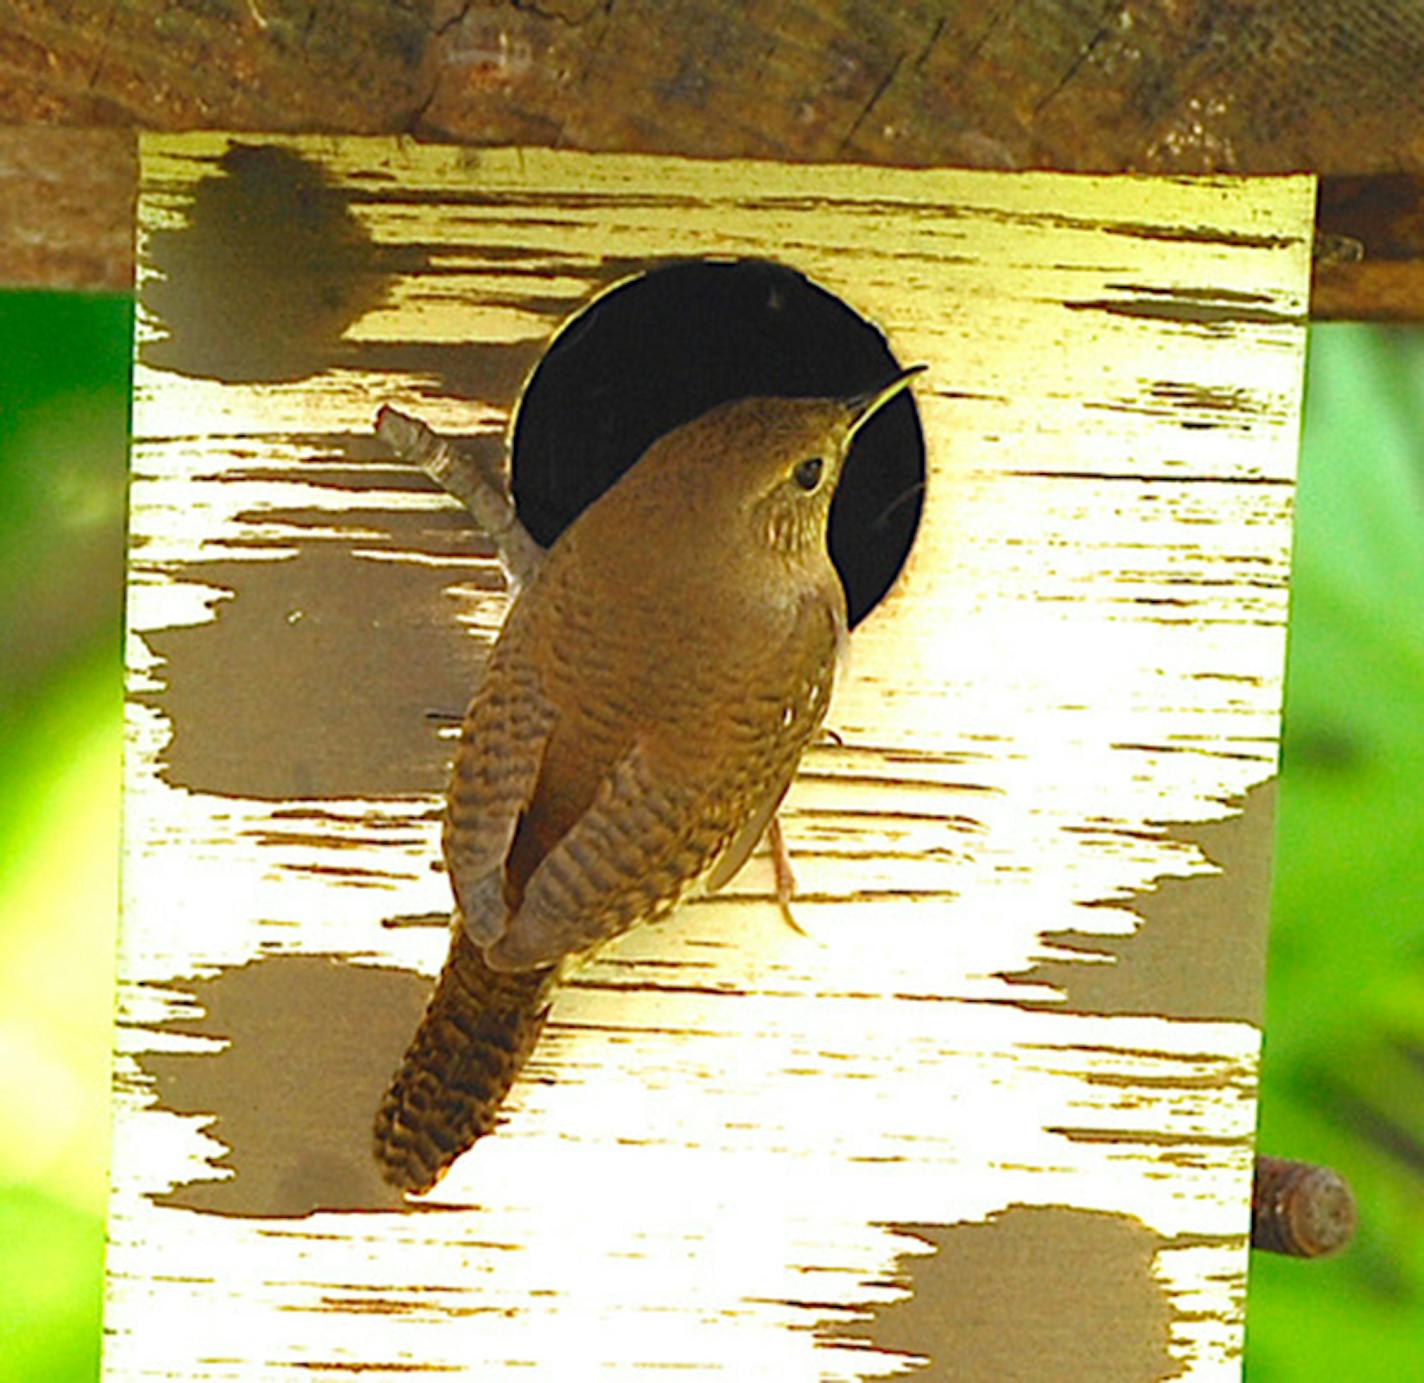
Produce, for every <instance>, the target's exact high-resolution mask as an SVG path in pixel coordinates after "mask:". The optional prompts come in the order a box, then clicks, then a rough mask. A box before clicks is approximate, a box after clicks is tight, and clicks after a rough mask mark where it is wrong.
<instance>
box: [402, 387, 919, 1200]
mask: <svg viewBox="0 0 1424 1383" xmlns="http://www.w3.org/2000/svg"><path fill="white" fill-rule="evenodd" d="M922 368H923V367H922V366H917V367H915V369H911V370H907V371H905V372H903V373H902V374H900V375H898V376H897V377H896V378H895V379H893V380H892V381H890V383H888V384H887V385H885V386H884V387H883V388H881V389H878V390H875V391H873V392H872V393H869V394H866V395H861V396H858V397H856V398H852V399H782V398H752V399H743V400H740V401H739V402H736V403H729V404H724V405H722V406H721V407H718V408H715V409H713V410H712V411H711V412H709V413H706V414H704V415H703V416H702V417H700V418H697V419H695V420H694V421H692V422H690V423H687V424H685V425H684V426H682V427H679V428H677V429H675V430H674V431H672V432H670V433H668V434H667V435H666V436H664V437H662V438H660V439H659V440H658V441H656V442H654V443H653V445H652V446H650V447H649V448H648V450H647V451H646V452H645V453H644V454H643V456H642V457H641V458H640V459H639V460H638V462H637V463H636V464H635V465H634V466H633V467H632V468H631V469H630V470H629V471H628V472H627V473H626V474H625V475H624V476H623V477H622V478H621V479H620V480H618V482H617V483H616V484H614V485H613V486H612V488H611V489H609V490H608V492H607V493H606V494H604V495H603V496H602V498H600V499H599V500H598V501H597V502H595V503H594V504H592V505H591V506H590V507H589V508H588V509H586V510H585V511H584V512H583V513H582V514H581V515H580V516H579V517H578V518H577V519H576V520H575V521H574V523H573V524H571V525H570V526H569V528H568V529H567V530H566V531H565V532H564V533H563V535H562V536H561V537H560V538H559V540H558V541H557V542H556V543H555V544H554V546H553V547H552V548H551V549H550V551H549V553H548V555H547V557H546V558H545V559H544V562H543V564H542V566H541V567H540V568H539V570H538V572H537V573H536V575H535V576H534V578H533V580H532V581H531V582H530V584H529V585H528V586H527V587H526V588H525V589H524V590H523V591H522V592H521V593H520V595H519V596H518V598H517V599H516V600H515V601H514V603H513V605H512V606H511V607H510V611H509V614H508V617H507V618H506V620H505V623H504V627H503V629H502V630H501V632H500V636H499V639H498V641H497V642H496V643H495V646H494V649H493V652H492V653H491V655H490V660H489V663H488V666H487V668H486V671H485V676H484V681H483V684H482V685H481V687H480V689H479V691H478V692H477V693H476V695H475V698H474V700H473V702H472V703H471V705H470V708H469V711H468V712H467V713H466V716H465V722H464V728H463V730H462V731H461V735H460V744H459V749H458V751H457V753H456V756H455V764H454V769H453V771H452V774H451V778H450V785H449V791H448V796H447V803H446V809H445V822H444V834H443V846H444V854H445V861H446V865H447V868H448V870H449V874H450V880H451V884H452V886H453V889H454V893H455V911H454V918H453V924H452V937H451V942H450V953H449V956H448V958H447V959H446V962H445V967H444V970H443V972H442V973H441V975H440V978H439V980H438V982H437V983H436V987H435V992H434V994H433V996H432V998H431V1000H430V1004H429V1007H428V1008H427V1010H426V1013H425V1016H424V1018H423V1019H422V1020H421V1024H420V1027H419V1029H418V1030H417V1031H416V1034H415V1038H414V1040H413V1041H412V1043H411V1045H410V1048H409V1050H408V1051H407V1053H406V1056H405V1061H404V1063H403V1064H402V1066H401V1068H400V1070H399V1071H398V1072H397V1073H396V1075H395V1078H394V1080H393V1081H392V1083H391V1086H390V1089H389V1090H388V1091H387V1093H386V1096H385V1099H384V1100H383V1102H382V1104H381V1107H380V1110H379V1111H378V1113H377V1115H376V1121H375V1154H376V1159H377V1161H378V1163H379V1164H380V1168H381V1172H382V1175H383V1176H384V1177H385V1178H386V1180H388V1181H389V1182H391V1183H392V1184H393V1185H395V1186H397V1187H400V1188H401V1189H403V1190H406V1191H411V1192H417V1193H418V1192H422V1191H427V1190H429V1189H430V1187H431V1186H433V1185H434V1184H435V1182H436V1181H437V1180H438V1179H439V1177H440V1176H441V1175H442V1174H443V1173H444V1171H445V1170H446V1169H447V1168H448V1167H449V1165H450V1164H451V1163H452V1162H453V1161H454V1160H455V1158H456V1157H458V1156H459V1155H460V1154H461V1153H462V1152H463V1151H465V1149H466V1148H468V1147H469V1146H470V1145H471V1144H472V1143H473V1142H474V1141H475V1140H476V1139H477V1138H479V1137H481V1136H482V1135H483V1134H486V1133H488V1132H490V1130H491V1129H492V1128H493V1127H494V1124H495V1116H496V1112H497V1110H498V1108H499V1105H500V1103H501V1101H502V1100H503V1099H504V1097H505V1095H506V1094H507V1093H508V1091H509V1088H510V1085H511V1084H512V1083H513V1081H514V1078H515V1076H516V1074H517V1073H518V1071H519V1069H520V1067H521V1066H522V1065H523V1063H524V1061H525V1059H526V1058H527V1057H528V1056H529V1053H530V1052H531V1050H532V1049H533V1047H534V1043H535V1042H536V1040H537V1039H538V1036H539V1032H540V1029H541V1028H542V1027H543V1024H544V1018H545V1016H546V1014H547V1012H548V1007H549V1002H550V995H551V992H552V990H553V988H554V986H555V985H556V984H557V983H558V980H559V978H560V976H561V975H562V974H564V973H565V972H566V971H567V970H568V969H569V967H570V966H571V965H572V964H573V963H574V962H576V961H578V960H580V959H583V958H586V957H587V956H588V955H589V954H590V953H591V952H592V951H594V950H596V949H597V948H598V947H599V946H600V945H601V944H602V943H604V942H606V941H609V940H610V939H612V938H613V937H615V936H618V935H619V934H620V933H622V932H625V931H627V930H628V929H629V928H630V927H634V926H637V925H638V924H640V923H643V922H648V921H651V920H653V919H656V918H659V917H662V916H664V915H665V914H666V913H668V912H670V911H672V909H673V908H674V907H676V906H677V904H678V903H679V902H680V901H681V900H682V899H683V898H685V897H687V896H688V894H690V893H692V892H694V891H705V890H710V889H715V888H718V887H720V886H721V885H722V884H723V883H725V882H726V881H727V880H728V879H730V878H731V877H732V875H733V874H735V873H736V872H737V870H738V869H739V868H740V867H741V865H742V863H743V861H745V859H746V858H747V856H748V855H749V854H750V853H751V851H752V848H753V847H754V846H755V844H756V842H757V841H758V840H759V839H760V837H761V835H762V833H763V831H764V830H765V828H766V826H767V824H768V822H769V821H770V820H771V818H772V816H773V814H774V813H775V811H776V808H777V807H778V805H779V804H780V802H781V799H782V797H783V796H784V795H785V793H786V790H787V788H788V787H789V786H790V783H791V779H792V775H793V774H794V773H795V771H796V765H797V762H798V760H799V759H800V757H801V753H802V751H803V750H804V749H805V747H806V745H807V743H808V742H809V741H810V740H811V738H812V737H813V736H814V735H815V734H816V732H817V730H818V729H819V728H820V725H821V722H822V720H823V719H824V717H825V713H826V706H827V703H828V701H829V699H830V693H831V684H832V679H833V677H834V674H835V669H836V663H837V656H838V653H839V650H840V648H841V646H842V644H843V643H844V640H845V637H846V612H845V611H846V607H845V595H844V592H843V590H842V588H841V584H840V579H839V578H838V576H837V575H836V572H835V569H834V568H833V567H832V565H831V561H830V557H829V555H828V553H827V549H826V524H827V518H828V515H829V512H830V507H831V498H832V496H833V495H834V493H835V489H836V484H837V482H838V480H839V478H840V474H841V468H842V466H843V464H844V462H845V458H846V453H847V451H848V450H849V447H850V443H851V440H852V438H853V437H854V435H855V432H856V430H857V429H858V428H859V427H860V426H861V425H862V424H864V422H865V421H866V420H867V419H868V418H869V417H870V416H871V415H872V414H873V413H874V412H875V410H876V409H878V408H880V407H881V406H882V405H883V404H885V403H886V402H887V401H888V400H890V399H891V398H893V397H895V395H896V394H898V393H899V392H900V391H901V390H902V389H904V388H905V386H906V385H907V384H908V383H909V381H910V379H911V378H912V377H913V376H914V374H915V373H916V372H917V371H918V370H919V369H922Z"/></svg>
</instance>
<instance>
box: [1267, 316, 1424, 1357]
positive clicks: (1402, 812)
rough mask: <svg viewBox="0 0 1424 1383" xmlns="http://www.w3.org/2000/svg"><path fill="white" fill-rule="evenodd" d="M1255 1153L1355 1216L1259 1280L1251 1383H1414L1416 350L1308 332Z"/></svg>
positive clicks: (1421, 714)
mask: <svg viewBox="0 0 1424 1383" xmlns="http://www.w3.org/2000/svg"><path fill="white" fill-rule="evenodd" d="M1279 802H1280V805H1279V817H1278V823H1277V843H1276V860H1275V881H1274V896H1273V901H1272V918H1271V945H1270V957H1269V968H1268V975H1267V1003H1266V1029H1265V1032H1266V1045H1265V1064H1264V1070H1263V1078H1262V1088H1261V1145H1262V1147H1263V1149H1265V1150H1268V1151H1271V1152H1275V1153H1278V1154H1280V1155H1285V1156H1291V1157H1301V1158H1306V1159H1309V1160H1312V1161H1320V1162H1325V1163H1328V1164H1329V1165H1331V1166H1333V1167H1335V1168H1336V1169H1337V1170H1338V1171H1340V1172H1342V1173H1343V1174H1344V1175H1345V1176H1346V1177H1347V1178H1348V1179H1349V1180H1350V1181H1351V1183H1352V1184H1353V1186H1354V1188H1355V1191H1356V1194H1357V1197H1358V1199H1359V1202H1360V1214H1361V1225H1360V1231H1359V1236H1358V1239H1357V1242H1356V1243H1355V1244H1354V1245H1353V1246H1352V1247H1351V1248H1350V1249H1349V1250H1348V1251H1347V1252H1346V1253H1345V1254H1344V1255H1342V1256H1341V1257H1340V1258H1339V1259H1337V1260H1332V1261H1329V1262H1321V1263H1308V1264H1307V1263H1296V1262H1287V1261H1282V1260H1280V1259H1272V1258H1270V1257H1269V1256H1268V1255H1256V1256H1255V1258H1254V1259H1253V1263H1252V1279H1251V1288H1250V1297H1249V1302H1250V1308H1249V1312H1248V1340H1247V1346H1248V1347H1247V1363H1248V1366H1249V1367H1248V1374H1249V1376H1250V1378H1251V1379H1252V1380H1253V1383H1277V1380H1280V1381H1281V1383H1287V1381H1288V1383H1296V1381H1297V1380H1300V1379H1327V1378H1328V1379H1335V1378H1342V1379H1350V1380H1357V1379H1358V1380H1369V1379H1391V1380H1393V1379H1398V1378H1403V1377H1412V1376H1414V1374H1415V1373H1416V1372H1417V1371H1418V1368H1419V1360H1420V1340H1421V1329H1424V1326H1422V1325H1421V1312H1424V1195H1421V1192H1424V333H1421V332H1419V331H1417V330H1410V331H1388V330H1381V329H1378V328H1369V327H1363V326H1354V325H1330V326H1316V327H1313V328H1312V331H1311V343H1310V361H1309V370H1308V384H1307V396H1306V417H1305V431H1304V442H1303V452H1302V458H1301V481H1300V490H1299V497H1298V501H1297V513H1296V543H1295V559H1294V564H1293V573H1292V598H1291V626H1290V651H1289V658H1288V667H1287V685H1286V715H1285V738H1284V744H1283V753H1282V772H1281V785H1280V798H1279Z"/></svg>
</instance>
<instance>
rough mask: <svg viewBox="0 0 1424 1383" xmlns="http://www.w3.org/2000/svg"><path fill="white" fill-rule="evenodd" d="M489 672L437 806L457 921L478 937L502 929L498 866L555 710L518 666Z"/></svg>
mask: <svg viewBox="0 0 1424 1383" xmlns="http://www.w3.org/2000/svg"><path fill="white" fill-rule="evenodd" d="M501 671H502V672H503V674H504V675H494V676H491V677H489V678H488V679H487V680H486V682H485V685H484V687H483V688H482V689H481V692H480V695H479V696H478V697H476V699H475V701H474V703H473V704H472V705H471V707H470V711H469V714H468V715H467V716H466V717H465V725H464V729H463V730H462V731H461V733H460V749H459V752H458V753H457V754H456V756H455V766H454V770H453V772H452V775H451V779H450V792H449V797H448V801H447V805H446V808H445V832H444V848H445V863H446V865H447V867H448V868H449V871H450V883H451V886H452V887H453V888H454V891H455V902H456V904H457V906H458V907H459V910H460V914H461V916H462V917H463V918H464V923H465V929H466V930H467V931H468V932H469V934H470V936H471V937H472V938H473V939H474V940H475V941H476V942H478V943H480V944H481V945H486V944H488V943H489V942H491V941H494V940H496V939H497V938H498V937H499V936H500V934H501V933H502V932H503V931H504V928H505V924H506V922H507V920H508V914H509V908H508V905H507V904H506V902H505V887H504V885H505V866H506V863H507V861H508V857H509V850H510V846H511V844H512V843H513V840H514V835H515V832H516V831H517V830H518V828H519V820H520V817H521V816H522V815H523V813H524V811H525V809H526V808H527V807H528V805H529V802H530V800H531V799H532V798H533V796H534V790H535V787H536V785H537V783H538V781H539V769H540V766H541V765H542V763H543V761H544V751H545V750H546V748H547V747H548V743H549V736H550V734H551V733H552V731H553V728H554V724H555V721H556V719H557V716H556V714H555V711H554V708H553V707H552V706H551V705H550V703H549V702H548V701H547V700H546V699H545V697H544V695H543V693H542V692H541V690H540V689H539V686H538V684H537V681H536V679H535V678H533V677H532V676H531V675H525V676H520V675H519V668H518V667H517V666H516V667H514V668H509V669H503V670H501Z"/></svg>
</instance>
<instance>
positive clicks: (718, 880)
mask: <svg viewBox="0 0 1424 1383" xmlns="http://www.w3.org/2000/svg"><path fill="white" fill-rule="evenodd" d="M794 775H795V768H794V766H793V768H792V771H791V772H790V773H787V774H786V775H785V777H783V778H782V779H781V781H780V782H778V783H777V785H776V786H775V787H774V788H773V789H772V790H771V791H770V792H768V793H767V794H766V796H765V798H763V800H762V803H761V805H760V806H759V807H758V808H757V810H756V811H755V812H754V813H753V814H752V816H751V817H750V818H748V820H747V824H746V825H745V826H743V827H742V829H741V830H740V831H738V832H737V834H736V837H735V838H734V839H733V840H732V843H731V844H730V845H728V846H727V848H726V850H724V851H723V852H722V856H721V858H720V859H719V860H718V861H717V865H716V868H714V869H713V870H712V872H711V873H710V874H709V875H708V876H707V878H706V880H705V881H704V887H705V888H706V889H707V892H708V893H715V892H716V891H717V890H718V889H719V888H721V887H722V885H723V884H729V883H731V881H732V880H733V879H734V878H736V876H737V872H738V870H740V869H741V867H742V866H743V865H744V864H745V863H746V862H747V859H748V858H749V856H750V855H751V853H752V851H753V850H755V849H756V847H757V842H758V841H759V840H760V839H761V838H762V836H764V835H765V834H766V827H767V823H768V822H769V821H770V820H771V818H772V817H773V816H775V815H776V809H777V808H778V807H779V806H781V799H782V798H783V797H785V796H786V790H787V789H788V788H789V787H790V786H791V779H792V777H793V776H794Z"/></svg>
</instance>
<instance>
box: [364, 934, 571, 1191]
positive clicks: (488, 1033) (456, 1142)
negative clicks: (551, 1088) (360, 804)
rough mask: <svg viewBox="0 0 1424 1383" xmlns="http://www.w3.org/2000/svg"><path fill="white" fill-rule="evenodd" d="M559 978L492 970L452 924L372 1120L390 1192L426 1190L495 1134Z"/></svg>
mask: <svg viewBox="0 0 1424 1383" xmlns="http://www.w3.org/2000/svg"><path fill="white" fill-rule="evenodd" d="M555 973H556V972H555V970H554V969H552V968H551V969H547V970H530V971H525V972H520V973H515V974H505V973H501V972H500V971H497V970H491V969H490V968H489V966H488V965H486V964H485V959H484V956H483V955H482V954H481V952H480V948H479V947H478V946H477V945H476V944H475V943H474V942H473V941H472V940H471V939H470V937H469V934H468V933H467V932H466V930H465V928H464V925H463V924H462V923H461V921H460V919H459V917H458V916H457V917H456V919H455V925H454V929H453V934H452V936H451V939H450V954H449V956H448V957H447V958H446V961H445V968H444V969H443V970H442V971H441V973H440V978H439V980H438V981H437V982H436V985H435V992H434V994H432V995H431V998H430V1004H429V1006H428V1007H427V1008H426V1010H425V1017H424V1018H422V1019H421V1020H420V1027H419V1028H417V1029H416V1033H415V1037H414V1038H413V1039H412V1041H411V1044H410V1048H409V1050H408V1051H407V1052H406V1054H405V1060H404V1061H403V1062H402V1063H401V1068H400V1070H399V1071H397V1072H396V1074H395V1078H394V1079H393V1080H392V1081H391V1085H390V1089H389V1090H387V1091H386V1096H385V1099H383V1100H382V1101H381V1107H380V1109H379V1110H378V1111H377V1113H376V1124H375V1154H376V1162H377V1163H378V1164H379V1166H380V1169H381V1175H382V1176H383V1177H385V1179H386V1180H387V1181H388V1182H390V1183H391V1185H393V1186H396V1187H399V1188H400V1189H401V1190H403V1191H411V1192H414V1193H416V1194H419V1193H420V1192H422V1191H428V1190H430V1188H431V1187H432V1186H434V1185H435V1183H436V1182H437V1181H439V1180H440V1178H441V1177H442V1176H443V1175H444V1173H445V1170H446V1168H448V1167H449V1166H450V1164H451V1163H452V1162H453V1161H454V1160H455V1159H456V1158H457V1157H459V1155H460V1154H461V1153H462V1152H464V1151H465V1149H466V1148H468V1147H469V1146H470V1145H471V1144H472V1143H473V1142H474V1141H475V1140H476V1139H477V1138H480V1137H482V1136H483V1135H485V1134H486V1133H488V1132H489V1131H490V1130H491V1129H492V1128H494V1124H495V1115H496V1113H497V1111H498V1110H499V1106H500V1105H501V1103H503V1101H504V1097H505V1096H506V1095H507V1094H508V1093H509V1087H510V1086H511V1085H512V1084H513V1083H514V1078H515V1076H517V1075H518V1074H519V1070H520V1068H521V1067H522V1066H523V1065H524V1063H525V1061H526V1060H527V1059H528V1056H529V1053H530V1052H531V1051H533V1049H534V1044H535V1042H536V1041H538V1038H539V1033H540V1031H541V1030H542V1029H543V1027H544V1018H545V1016H546V1015H547V1014H548V1011H549V1002H548V1000H549V991H550V989H551V988H552V987H553V983H554V978H555Z"/></svg>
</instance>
